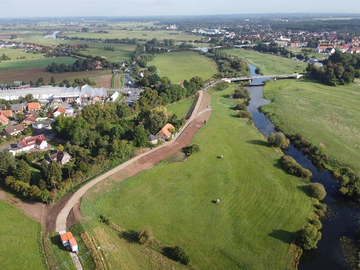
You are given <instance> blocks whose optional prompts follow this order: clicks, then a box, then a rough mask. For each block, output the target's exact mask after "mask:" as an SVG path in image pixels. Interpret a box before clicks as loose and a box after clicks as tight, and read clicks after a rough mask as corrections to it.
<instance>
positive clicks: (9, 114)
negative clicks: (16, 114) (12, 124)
mask: <svg viewBox="0 0 360 270" xmlns="http://www.w3.org/2000/svg"><path fill="white" fill-rule="evenodd" d="M0 115H4V116H6V117H12V110H1V111H0Z"/></svg>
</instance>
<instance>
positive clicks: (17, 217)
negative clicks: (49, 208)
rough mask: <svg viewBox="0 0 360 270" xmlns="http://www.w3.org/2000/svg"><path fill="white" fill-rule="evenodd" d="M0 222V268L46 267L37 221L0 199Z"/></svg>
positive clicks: (39, 227) (39, 226)
mask: <svg viewBox="0 0 360 270" xmlns="http://www.w3.org/2000/svg"><path fill="white" fill-rule="evenodd" d="M0 224H1V226H0V236H1V241H0V268H1V269H19V270H20V269H46V266H45V261H44V257H43V254H42V252H41V245H40V242H41V225H40V224H39V223H37V222H36V221H34V220H32V219H31V218H29V217H27V216H25V214H24V213H23V212H22V211H21V210H19V209H18V208H17V207H15V206H13V205H11V204H9V203H7V202H5V201H3V200H0Z"/></svg>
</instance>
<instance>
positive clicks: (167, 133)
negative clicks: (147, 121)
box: [156, 123, 175, 141]
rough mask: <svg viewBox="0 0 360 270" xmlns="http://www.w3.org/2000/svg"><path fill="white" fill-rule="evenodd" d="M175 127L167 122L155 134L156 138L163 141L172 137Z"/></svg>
mask: <svg viewBox="0 0 360 270" xmlns="http://www.w3.org/2000/svg"><path fill="white" fill-rule="evenodd" d="M174 131H175V127H174V126H173V125H172V124H169V123H167V124H166V125H165V126H164V127H163V128H162V129H160V131H159V132H158V133H157V134H156V138H158V140H161V141H165V140H167V139H169V138H170V137H172V135H173V132H174Z"/></svg>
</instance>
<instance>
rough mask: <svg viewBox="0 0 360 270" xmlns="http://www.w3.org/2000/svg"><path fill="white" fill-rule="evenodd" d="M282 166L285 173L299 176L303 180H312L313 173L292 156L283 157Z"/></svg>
mask: <svg viewBox="0 0 360 270" xmlns="http://www.w3.org/2000/svg"><path fill="white" fill-rule="evenodd" d="M280 164H281V166H282V167H283V168H284V170H285V171H287V172H288V173H290V174H292V175H297V176H300V177H303V178H311V177H312V173H311V172H310V171H309V170H308V169H305V168H303V167H301V165H300V164H299V163H297V162H296V160H295V159H294V158H292V157H290V156H286V155H284V156H282V157H281V158H280Z"/></svg>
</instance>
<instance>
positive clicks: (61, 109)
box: [52, 107, 66, 118]
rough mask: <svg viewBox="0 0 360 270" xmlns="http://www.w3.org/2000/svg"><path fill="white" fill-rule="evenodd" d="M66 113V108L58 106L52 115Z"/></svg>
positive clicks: (57, 115)
mask: <svg viewBox="0 0 360 270" xmlns="http://www.w3.org/2000/svg"><path fill="white" fill-rule="evenodd" d="M65 113H66V109H65V108H63V107H57V108H56V109H55V110H54V111H53V112H52V115H53V117H55V118H56V117H59V116H60V115H65Z"/></svg>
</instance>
